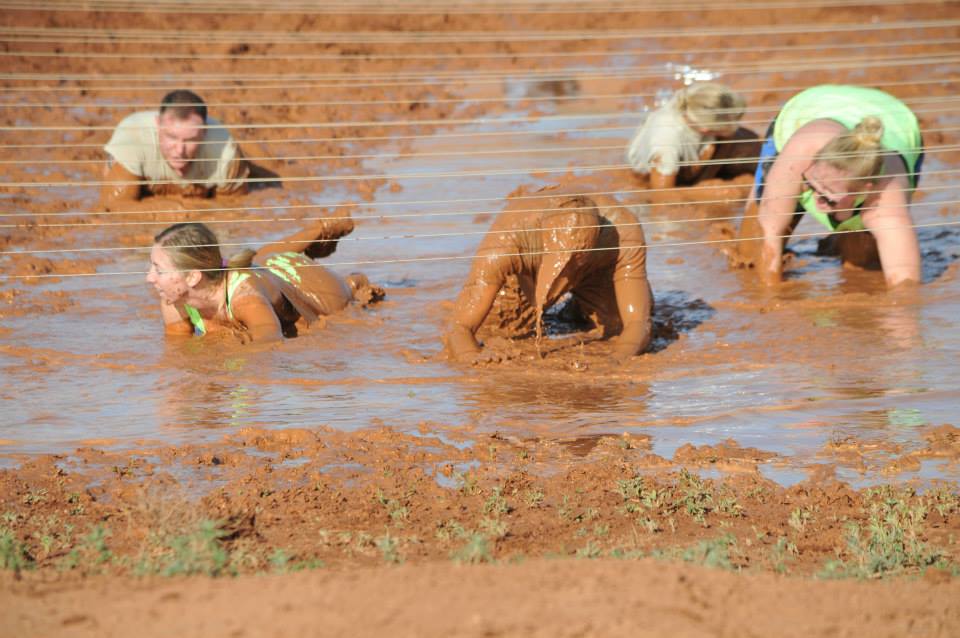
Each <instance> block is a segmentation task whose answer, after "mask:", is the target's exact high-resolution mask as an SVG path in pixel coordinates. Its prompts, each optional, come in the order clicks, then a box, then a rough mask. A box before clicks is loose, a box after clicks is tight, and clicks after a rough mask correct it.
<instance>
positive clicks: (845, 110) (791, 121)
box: [773, 84, 923, 230]
mask: <svg viewBox="0 0 960 638" xmlns="http://www.w3.org/2000/svg"><path fill="white" fill-rule="evenodd" d="M868 115H874V116H877V117H879V118H880V120H881V121H882V122H883V137H882V138H881V140H880V141H881V143H882V144H883V147H884V148H886V149H890V150H892V151H896V152H897V153H898V154H899V155H900V157H902V158H903V161H904V163H905V164H906V166H907V172H908V173H910V178H909V179H910V186H911V187H912V188H916V184H917V175H916V172H915V170H916V165H917V160H918V159H919V157H920V154H921V152H922V148H923V142H922V141H921V138H920V124H919V123H918V122H917V116H916V115H914V114H913V111H911V110H910V107H908V106H907V105H906V104H904V103H903V102H901V101H900V100H898V99H897V98H895V97H893V96H892V95H890V94H889V93H885V92H883V91H880V90H877V89H870V88H866V87H861V86H843V85H834V84H823V85H820V86H814V87H811V88H809V89H807V90H805V91H801V92H800V93H798V94H796V95H795V96H793V97H792V98H790V100H788V101H787V103H786V104H785V105H784V106H783V108H782V109H781V110H780V113H779V115H777V120H776V122H775V123H774V126H773V142H774V145H775V146H776V148H777V152H779V151H782V150H783V147H784V146H786V145H787V142H788V141H789V140H790V138H791V137H792V136H793V134H794V133H796V132H797V131H798V130H799V129H800V128H801V127H803V126H805V125H807V124H809V123H810V122H812V121H814V120H833V121H835V122H839V123H840V124H842V125H843V126H844V127H846V128H847V129H851V130H852V129H853V128H854V127H855V126H856V125H857V124H859V123H860V120H862V119H863V118H864V117H866V116H868ZM815 199H816V197H815V195H814V193H813V191H811V190H805V191H804V192H803V193H801V195H800V200H799V204H800V205H801V206H802V207H803V209H804V210H806V211H807V212H808V213H810V214H811V215H812V216H813V217H814V218H816V220H817V221H819V222H820V223H821V224H823V225H824V226H826V227H827V228H829V229H830V230H863V228H864V226H863V220H862V219H861V217H860V214H859V213H857V214H855V215H853V216H852V217H850V218H849V219H846V220H844V221H842V222H840V223H839V224H837V223H835V222H834V221H833V219H832V218H831V217H830V216H829V215H828V214H827V213H824V212H821V211H820V209H818V208H817V206H816V203H815ZM865 199H866V197H864V196H861V197H859V198H858V199H857V201H856V204H855V207H857V208H859V207H860V205H861V204H863V202H864V200H865Z"/></svg>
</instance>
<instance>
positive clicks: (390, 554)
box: [375, 533, 403, 565]
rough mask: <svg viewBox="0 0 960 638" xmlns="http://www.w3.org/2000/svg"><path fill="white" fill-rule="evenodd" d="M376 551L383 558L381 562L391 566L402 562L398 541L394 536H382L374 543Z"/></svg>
mask: <svg viewBox="0 0 960 638" xmlns="http://www.w3.org/2000/svg"><path fill="white" fill-rule="evenodd" d="M375 542H376V545H377V549H379V550H380V554H381V555H382V556H383V560H384V561H385V562H387V563H391V564H394V565H396V564H399V563H402V562H403V558H402V557H401V556H400V552H399V547H400V539H398V538H397V537H396V536H390V534H389V533H387V534H384V535H383V536H381V537H380V538H378V539H377V540H376V541H375Z"/></svg>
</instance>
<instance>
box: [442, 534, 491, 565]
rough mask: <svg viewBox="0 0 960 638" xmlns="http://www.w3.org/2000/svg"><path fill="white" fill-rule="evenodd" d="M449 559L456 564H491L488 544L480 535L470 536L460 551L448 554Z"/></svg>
mask: <svg viewBox="0 0 960 638" xmlns="http://www.w3.org/2000/svg"><path fill="white" fill-rule="evenodd" d="M450 558H452V559H453V560H455V561H456V562H458V563H471V564H477V563H492V562H493V556H492V555H491V554H490V543H489V542H488V541H487V539H486V537H484V536H483V535H482V534H471V535H470V538H469V539H467V542H466V543H465V544H464V545H463V547H461V548H460V549H458V550H456V551H454V552H453V553H451V554H450Z"/></svg>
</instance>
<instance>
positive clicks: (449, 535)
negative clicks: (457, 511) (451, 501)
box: [434, 518, 470, 541]
mask: <svg viewBox="0 0 960 638" xmlns="http://www.w3.org/2000/svg"><path fill="white" fill-rule="evenodd" d="M469 535H470V534H469V533H468V532H467V530H466V529H464V527H463V525H461V524H460V523H459V522H458V521H456V520H454V519H452V518H451V519H450V520H448V521H446V522H444V523H440V524H439V525H437V530H436V531H435V532H434V536H436V537H437V539H438V540H442V541H450V540H453V539H463V538H466V537H467V536H469Z"/></svg>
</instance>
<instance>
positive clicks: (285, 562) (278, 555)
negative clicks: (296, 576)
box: [267, 547, 290, 574]
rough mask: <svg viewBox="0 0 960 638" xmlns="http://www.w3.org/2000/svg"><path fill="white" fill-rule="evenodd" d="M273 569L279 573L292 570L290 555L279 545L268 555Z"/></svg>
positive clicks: (268, 560)
mask: <svg viewBox="0 0 960 638" xmlns="http://www.w3.org/2000/svg"><path fill="white" fill-rule="evenodd" d="M267 562H268V563H270V567H271V569H272V570H273V571H274V572H276V573H278V574H285V573H287V572H288V571H290V555H289V554H287V552H286V551H284V550H283V549H282V548H280V547H278V548H276V549H275V550H273V553H271V554H270V556H268V557H267Z"/></svg>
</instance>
